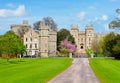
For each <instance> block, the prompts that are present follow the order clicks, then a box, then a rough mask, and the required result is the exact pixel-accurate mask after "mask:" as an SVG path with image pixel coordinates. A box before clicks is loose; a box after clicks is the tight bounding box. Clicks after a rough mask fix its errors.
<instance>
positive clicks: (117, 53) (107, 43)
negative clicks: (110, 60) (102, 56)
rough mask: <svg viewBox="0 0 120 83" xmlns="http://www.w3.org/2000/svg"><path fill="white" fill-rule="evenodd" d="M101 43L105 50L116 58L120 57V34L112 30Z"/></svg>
mask: <svg viewBox="0 0 120 83" xmlns="http://www.w3.org/2000/svg"><path fill="white" fill-rule="evenodd" d="M100 43H101V44H100V47H101V48H102V50H103V52H105V53H107V54H108V55H109V56H113V57H115V58H116V59H120V34H117V33H114V32H111V33H109V34H107V35H106V36H105V37H104V38H103V39H102V42H100Z"/></svg>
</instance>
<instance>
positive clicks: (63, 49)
mask: <svg viewBox="0 0 120 83" xmlns="http://www.w3.org/2000/svg"><path fill="white" fill-rule="evenodd" d="M59 56H64V57H68V56H69V52H68V50H67V49H66V48H62V49H61V50H60V54H59Z"/></svg>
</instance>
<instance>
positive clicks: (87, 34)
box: [70, 25, 104, 51]
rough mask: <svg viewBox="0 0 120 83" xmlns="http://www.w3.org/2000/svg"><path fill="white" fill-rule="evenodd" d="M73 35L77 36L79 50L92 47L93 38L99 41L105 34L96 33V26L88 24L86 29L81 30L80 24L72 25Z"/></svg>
mask: <svg viewBox="0 0 120 83" xmlns="http://www.w3.org/2000/svg"><path fill="white" fill-rule="evenodd" d="M70 32H71V35H72V36H73V37H74V38H75V42H76V45H77V51H80V50H81V49H82V50H85V49H91V47H92V42H93V40H94V41H96V42H98V41H99V40H100V39H101V38H102V37H103V36H104V34H101V33H94V26H93V25H91V26H86V27H85V31H79V29H78V25H74V26H71V31H70Z"/></svg>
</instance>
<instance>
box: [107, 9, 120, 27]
mask: <svg viewBox="0 0 120 83" xmlns="http://www.w3.org/2000/svg"><path fill="white" fill-rule="evenodd" d="M116 13H117V14H118V16H117V17H116V18H115V19H113V20H112V21H111V22H110V23H109V28H110V29H120V9H119V8H118V9H116Z"/></svg>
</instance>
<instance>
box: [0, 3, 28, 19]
mask: <svg viewBox="0 0 120 83" xmlns="http://www.w3.org/2000/svg"><path fill="white" fill-rule="evenodd" d="M25 14H26V10H25V6H24V5H19V6H18V8H17V9H16V10H10V9H0V17H10V16H23V15H25Z"/></svg>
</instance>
